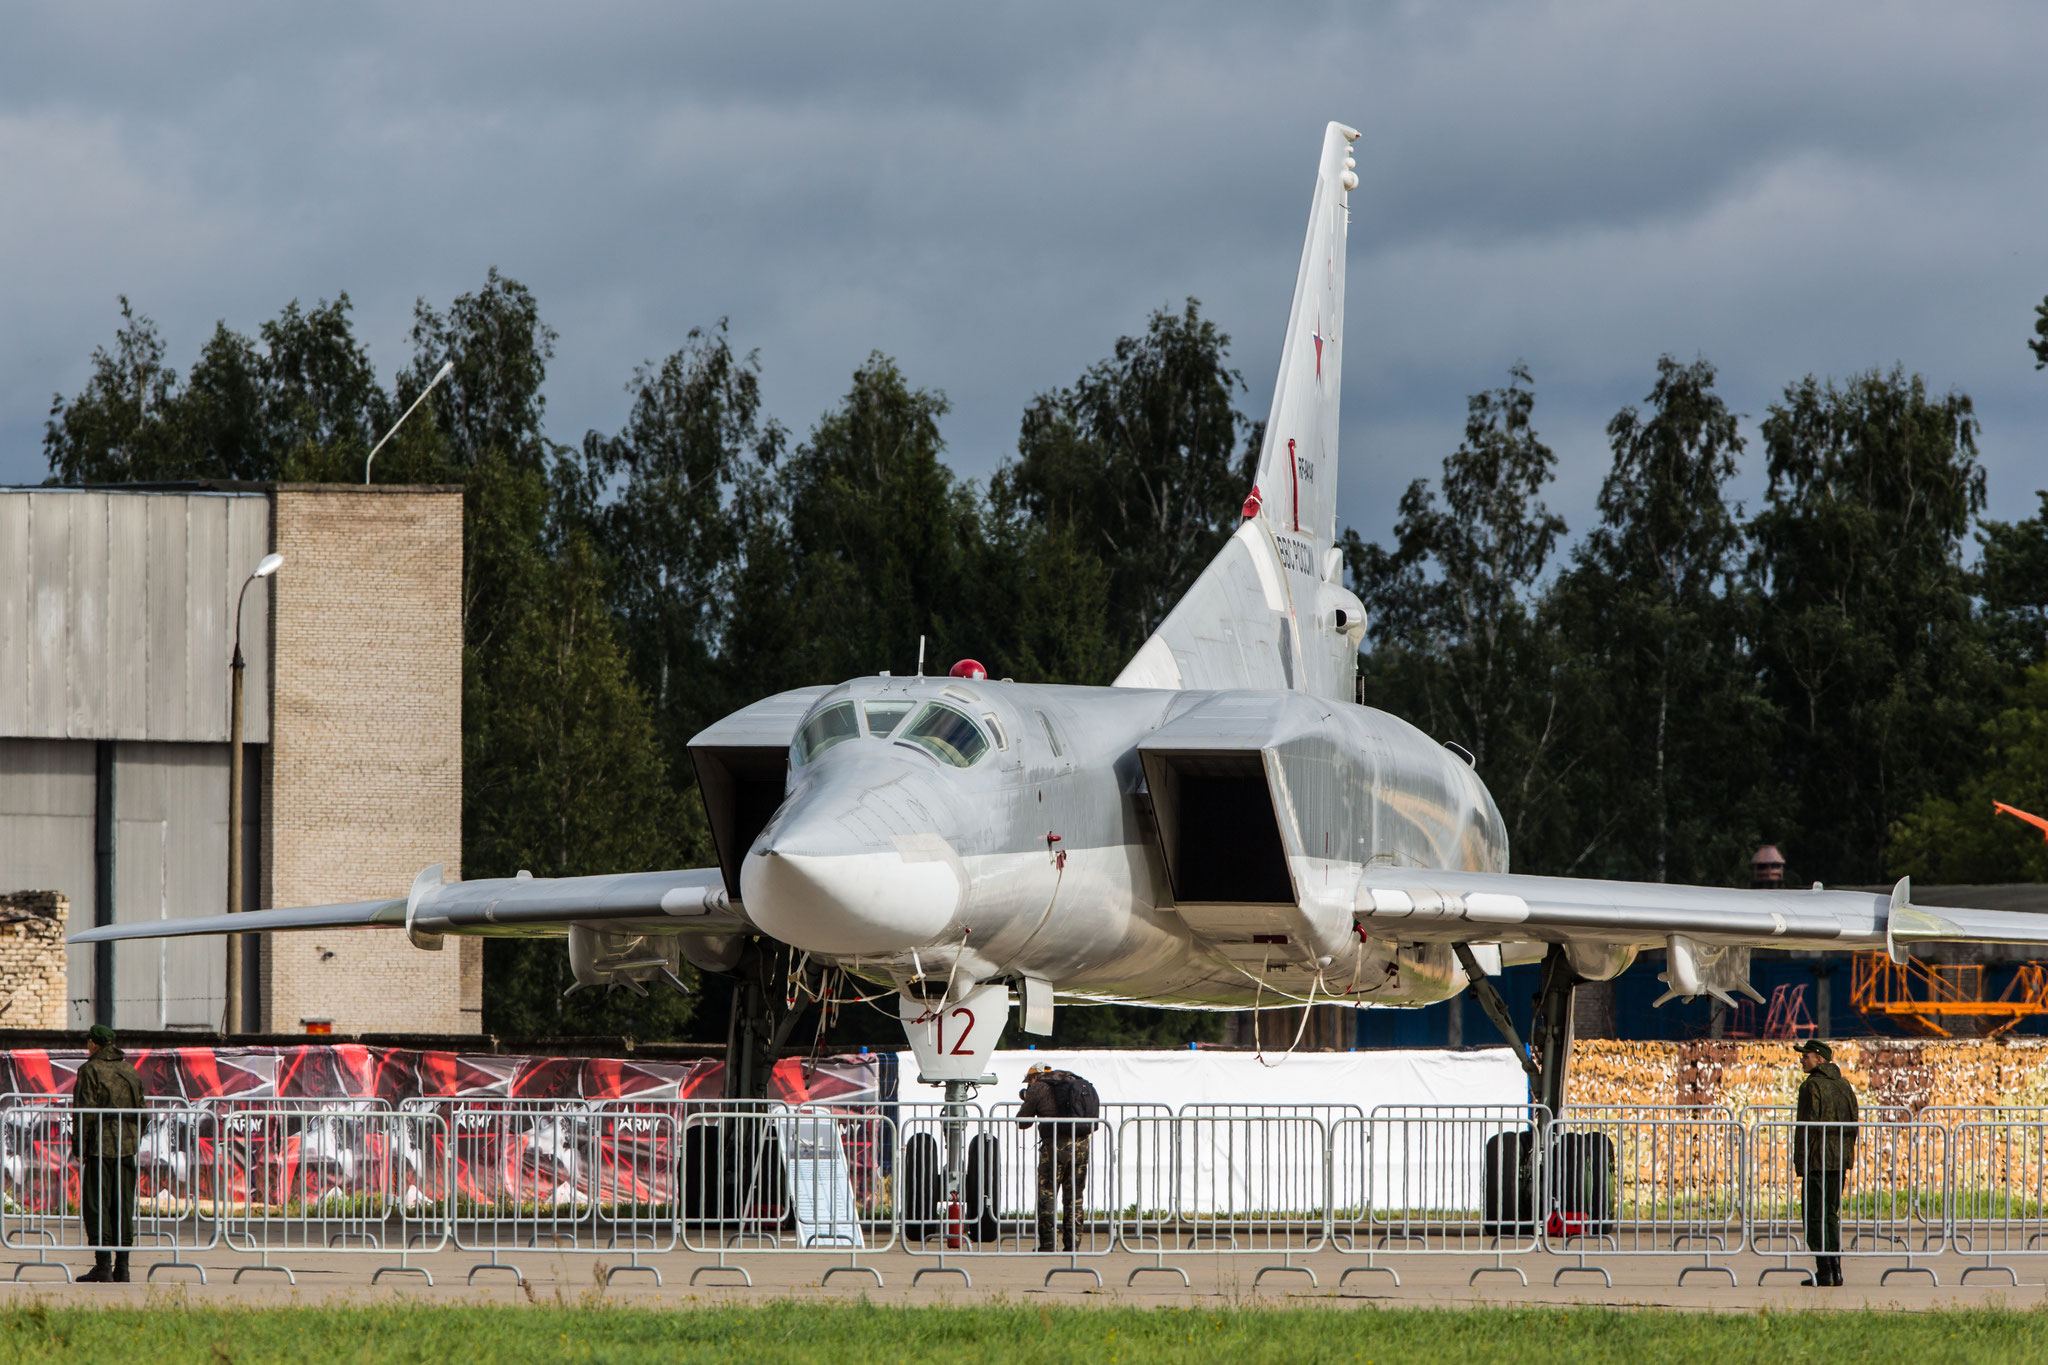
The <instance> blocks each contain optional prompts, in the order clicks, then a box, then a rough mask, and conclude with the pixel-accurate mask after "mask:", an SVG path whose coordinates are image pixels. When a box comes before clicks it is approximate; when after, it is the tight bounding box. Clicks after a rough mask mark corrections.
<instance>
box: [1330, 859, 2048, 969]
mask: <svg viewBox="0 0 2048 1365" xmlns="http://www.w3.org/2000/svg"><path fill="white" fill-rule="evenodd" d="M1353 914H1354V917H1355V918H1356V919H1357V921H1358V922H1359V924H1360V925H1361V926H1364V927H1367V928H1369V929H1375V930H1378V931H1380V932H1382V933H1386V934H1389V935H1398V936H1400V937H1403V938H1417V939H1430V940H1437V941H1446V940H1463V939H1475V938H1487V939H1499V938H1529V939H1536V940H1538V941H1544V942H1553V943H1563V944H1566V945H1570V944H1573V943H1585V944H1588V945H1591V944H1613V943H1634V944H1650V943H1654V942H1655V941H1656V940H1658V939H1668V938H1670V937H1672V936H1683V937H1685V938H1688V939H1693V940H1696V941H1698V942H1700V943H1713V944H1725V945H1728V946H1731V947H1738V946H1739V947H1754V948H1834V949H1837V950H1840V949H1856V948H1862V949H1876V948H1882V949H1884V950H1885V951H1886V952H1888V953H1890V954H1891V955H1892V957H1893V959H1894V960H1896V961H1903V960H1904V957H1905V953H1906V949H1907V947H1908V946H1909V945H1910V944H1912V943H2019V944H2048V915H2034V914H2023V913H2018V912H2012V911H2000V910H1963V909H1951V908H1948V907H1943V906H1918V905H1914V904H1913V903H1912V884H1911V882H1910V880H1904V879H1902V880H1901V881H1900V882H1899V884H1898V885H1897V886H1895V887H1893V888H1892V891H1891V894H1890V895H1888V896H1887V895H1883V894H1879V893H1875V892H1869V891H1740V890H1734V889H1729V888H1722V887H1710V886H1671V885H1666V884H1663V883H1657V882H1615V881H1591V880H1584V881H1582V880H1579V879H1577V878H1572V877H1533V876H1526V875H1523V874H1521V873H1512V872H1454V871H1439V870H1435V869H1429V868H1410V867H1369V868H1367V869H1366V871H1365V874H1364V876H1363V878H1362V879H1361V880H1360V883H1359V888H1358V892H1357V899H1356V905H1355V909H1354V911H1353Z"/></svg>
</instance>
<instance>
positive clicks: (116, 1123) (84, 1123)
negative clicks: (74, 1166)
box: [71, 1024, 149, 1284]
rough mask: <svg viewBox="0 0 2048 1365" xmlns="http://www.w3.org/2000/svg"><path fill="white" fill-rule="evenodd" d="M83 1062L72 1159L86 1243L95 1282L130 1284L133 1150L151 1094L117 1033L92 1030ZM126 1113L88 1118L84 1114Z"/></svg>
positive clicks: (74, 1098) (76, 1086)
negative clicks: (116, 1038) (90, 1248)
mask: <svg viewBox="0 0 2048 1365" xmlns="http://www.w3.org/2000/svg"><path fill="white" fill-rule="evenodd" d="M86 1038H87V1041H86V1045H85V1047H86V1054H87V1055H86V1059H85V1062H84V1064H83V1065H81V1066H80V1067H79V1068H78V1077H77V1079H76V1080H75V1081H74V1082H73V1083H72V1086H71V1108H72V1110H73V1115H72V1121H71V1155H72V1156H73V1157H74V1158H75V1159H76V1160H77V1162H78V1206H79V1213H80V1215H81V1216H82V1217H83V1219H84V1222H85V1236H86V1240H87V1241H88V1242H90V1243H91V1244H92V1246H93V1247H94V1251H93V1256H92V1269H91V1270H89V1271H87V1272H86V1273H85V1274H83V1275H81V1276H79V1277H78V1278H79V1280H80V1281H82V1282H85V1283H90V1284H106V1283H109V1282H111V1283H115V1284H126V1283H127V1282H128V1248H129V1247H131V1246H133V1245H134V1244H135V1178H136V1170H135V1148H136V1146H137V1145H138V1144H139V1142H140V1141H141V1138H142V1120H143V1118H144V1112H143V1111H144V1110H145V1109H147V1107H148V1099H147V1096H148V1093H149V1092H148V1090H147V1088H145V1087H144V1085H143V1083H142V1077H141V1076H140V1075H138V1074H137V1073H136V1070H135V1068H134V1067H132V1066H130V1065H129V1064H128V1059H127V1057H126V1056H124V1055H123V1054H122V1052H121V1049H120V1048H118V1047H116V1046H115V1045H114V1031H113V1030H112V1029H110V1028H108V1027H107V1026H106V1025H105V1024H94V1025H93V1026H92V1032H91V1033H89V1034H87V1035H86ZM95 1109H97V1110H109V1109H114V1110H127V1111H130V1112H126V1113H114V1114H110V1113H96V1114H95V1113H84V1112H79V1111H83V1110H95Z"/></svg>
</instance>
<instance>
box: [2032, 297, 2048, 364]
mask: <svg viewBox="0 0 2048 1365" xmlns="http://www.w3.org/2000/svg"><path fill="white" fill-rule="evenodd" d="M2027 349H2028V350H2030V351H2032V352H2033V353H2034V368H2035V369H2037V370H2040V369H2048V298H2044V299H2042V300H2041V302H2039V303H2038V304H2036V305H2034V339H2033V340H2032V341H2030V342H2028V343H2027Z"/></svg>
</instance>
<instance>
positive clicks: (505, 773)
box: [463, 529, 708, 1038]
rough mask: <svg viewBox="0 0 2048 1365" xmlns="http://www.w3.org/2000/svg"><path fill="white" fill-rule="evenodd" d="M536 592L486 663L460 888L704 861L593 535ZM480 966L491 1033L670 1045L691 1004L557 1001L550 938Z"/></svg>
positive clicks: (617, 997) (578, 533)
mask: <svg viewBox="0 0 2048 1365" xmlns="http://www.w3.org/2000/svg"><path fill="white" fill-rule="evenodd" d="M539 580H540V586H541V588H542V591H541V592H539V593H536V594H535V595H534V596H532V597H527V598H524V599H522V602H521V604H520V610H519V612H518V614H517V616H516V618H515V619H514V620H513V621H512V622H511V625H510V629H509V631H508V633H507V636H506V638H505V640H504V642H503V646H504V647H503V648H501V649H493V650H492V651H490V665H489V667H490V671H491V675H492V676H491V679H490V686H489V688H488V689H486V690H484V693H483V697H482V700H483V701H484V703H485V705H484V707H483V709H482V714H480V715H478V716H477V717H476V718H475V719H474V721H473V722H472V723H471V724H470V725H468V726H466V727H465V734H464V748H465V755H464V757H465V762H464V765H463V766H464V778H465V781H464V797H465V803H464V804H465V807H466V810H467V812H468V814H469V817H470V818H469V820H468V822H467V823H468V826H469V828H468V830H467V837H466V839H465V841H464V844H465V847H464V859H465V866H466V868H467V870H468V872H469V874H470V875H472V876H479V877H493V876H495V877H503V876H510V875H512V874H513V873H515V872H517V871H520V870H521V869H525V870H529V871H531V872H533V874H534V875H535V876H542V877H562V876H579V875H583V874H586V873H601V872H619V871H630V870H638V869H646V868H658V867H681V866H689V865H691V864H693V863H697V862H699V861H701V860H702V859H704V857H705V856H706V854H705V845H706V844H707V843H708V841H707V840H706V839H705V838H704V830H703V821H702V817H701V816H700V815H698V814H697V812H696V810H695V807H694V803H693V804H692V805H689V806H686V805H684V803H683V802H682V801H681V800H680V799H679V798H678V796H677V793H676V792H675V790H674V789H673V788H672V787H671V786H670V785H669V781H668V773H667V771H666V766H665V765H664V763H663V761H662V756H661V750H660V747H659V746H658V745H657V744H656V742H655V736H654V727H653V723H652V721H651V720H650V718H649V715H648V709H647V705H646V700H645V698H644V697H643V696H642V695H641V694H640V691H639V689H638V688H637V687H636V686H635V685H634V683H633V680H632V677H631V672H630V669H629V667H628V664H627V659H626V654H625V651H624V649H623V648H621V647H620V645H619V643H618V640H617V638H616V635H615V632H614V629H613V622H612V618H611V613H610V611H609V609H608V607H607V604H606V602H605V583H604V579H603V576H602V573H601V570H600V560H599V558H598V556H597V554H596V552H595V550H594V548H593V547H592V545H591V544H590V540H589V537H588V535H587V534H586V533H585V532H584V531H582V530H581V529H573V530H570V531H569V532H567V533H566V535H565V537H564V541H563V544H562V547H561V550H560V551H559V553H557V554H555V555H551V556H549V557H548V559H547V560H546V562H545V564H544V565H543V567H542V569H541V572H540V574H539ZM486 967H487V978H488V982H489V987H490V988H489V990H488V991H487V992H486V995H485V1006H484V1026H485V1028H486V1029H487V1030H488V1031H490V1032H493V1033H501V1034H506V1033H509V1034H541V1033H545V1034H573V1033H631V1034H635V1035H637V1036H639V1037H643V1038H661V1037H672V1036H675V1035H677V1034H678V1033H680V1032H681V1031H682V1029H683V1028H684V1026H685V1025H686V1024H687V1023H688V1022H689V1019H690V1015H691V1010H692V1006H693V1003H694V1002H693V1001H692V1000H691V999H690V998H688V997H684V996H679V995H676V994H675V993H674V992H673V991H672V990H670V989H668V988H667V987H661V986H657V987H654V988H653V989H652V990H651V991H650V993H649V994H648V995H647V996H646V997H644V998H642V997H639V996H636V995H634V994H632V993H631V992H626V991H604V990H590V991H584V992H581V993H579V994H577V995H575V996H573V997H570V998H568V999H566V1000H565V999H564V998H563V995H562V992H563V991H564V990H566V989H567V988H568V986H569V984H570V979H569V976H568V964H567V961H566V955H565V953H564V952H563V949H562V945H561V943H560V942H559V941H558V940H553V939H548V940H541V941H528V940H519V939H504V940H497V939H494V940H492V941H491V942H490V943H489V944H487V945H486ZM684 977H685V979H686V980H687V979H693V978H694V973H693V972H691V971H689V969H687V968H686V969H685V972H684Z"/></svg>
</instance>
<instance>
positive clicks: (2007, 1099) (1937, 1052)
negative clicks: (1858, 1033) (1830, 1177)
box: [1568, 1038, 2048, 1114]
mask: <svg viewBox="0 0 2048 1365" xmlns="http://www.w3.org/2000/svg"><path fill="white" fill-rule="evenodd" d="M1831 1045H1832V1046H1833V1048H1834V1049H1835V1062H1836V1064H1837V1065H1838V1066H1840V1067H1841V1068H1842V1075H1843V1077H1844V1078H1846V1079H1847V1080H1848V1081H1849V1083H1850V1084H1851V1085H1853V1086H1855V1087H1856V1093H1857V1095H1858V1097H1859V1098H1860V1099H1861V1100H1862V1102H1863V1104H1864V1105H1865V1107H1866V1108H1868V1107H1869V1106H1873V1105H1896V1106H1898V1107H1900V1108H1903V1109H1906V1110H1908V1111H1910V1112H1912V1113H1916V1114H1917V1113H1919V1112H1920V1111H1921V1110H1923V1109H1925V1108H1927V1107H1929V1106H1930V1105H2048V1039H2039V1038H2022V1039H2015V1040H2012V1041H2007V1042H1987V1041H1984V1040H1982V1039H1968V1040H1961V1041H1954V1042H1951V1041H1946V1040H1933V1039H1928V1040H1923V1039H1900V1038H1861V1039H1853V1040H1844V1041H1841V1042H1835V1043H1832V1044H1831ZM1793 1046H1794V1045H1793V1044H1792V1043H1789V1042H1760V1041H1752V1040H1744V1041H1741V1042H1734V1041H1727V1040H1723V1039H1716V1038H1701V1039H1697V1040H1695V1041H1692V1042H1686V1043H1630V1042H1620V1041H1615V1040H1609V1039H1586V1040H1583V1041H1580V1042H1579V1043H1577V1044H1576V1045H1575V1046H1574V1048H1573V1051H1572V1070H1571V1078H1570V1088H1569V1094H1570V1100H1569V1101H1568V1102H1569V1103H1571V1104H1581V1105H1584V1104H1601V1105H1662V1104H1679V1105H1702V1104H1724V1105H1727V1106H1729V1107H1730V1108H1731V1109H1733V1110H1735V1111H1736V1112H1737V1113H1738V1114H1739V1113H1740V1112H1741V1111H1742V1110H1743V1109H1744V1108H1745V1107H1747V1106H1750V1105H1784V1106H1787V1107H1789V1106H1790V1105H1791V1104H1792V1099H1793V1095H1794V1092H1796V1091H1797V1090H1798V1088H1799V1080H1800V1075H1801V1073H1800V1069H1799V1060H1798V1058H1797V1056H1796V1055H1795V1054H1794V1053H1793V1050H1792V1049H1793Z"/></svg>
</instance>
